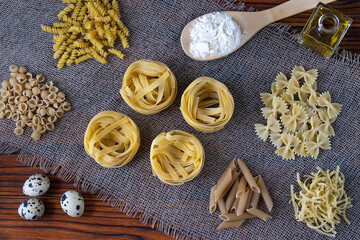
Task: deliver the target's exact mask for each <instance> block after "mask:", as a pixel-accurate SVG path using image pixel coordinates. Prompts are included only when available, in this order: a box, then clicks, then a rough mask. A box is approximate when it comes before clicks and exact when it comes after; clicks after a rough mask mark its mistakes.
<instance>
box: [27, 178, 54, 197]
mask: <svg viewBox="0 0 360 240" xmlns="http://www.w3.org/2000/svg"><path fill="white" fill-rule="evenodd" d="M49 187H50V180H49V178H48V177H47V176H45V175H44V174H40V173H37V174H34V175H32V176H30V177H29V178H28V179H27V180H26V181H25V183H24V186H23V193H24V194H25V195H27V196H30V197H40V196H42V195H44V194H45V193H46V192H47V190H48V189H49Z"/></svg>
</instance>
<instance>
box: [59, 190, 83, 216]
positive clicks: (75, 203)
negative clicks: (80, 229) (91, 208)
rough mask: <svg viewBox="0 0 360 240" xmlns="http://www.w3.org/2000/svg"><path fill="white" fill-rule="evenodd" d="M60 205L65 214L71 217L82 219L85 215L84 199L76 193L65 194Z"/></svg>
mask: <svg viewBox="0 0 360 240" xmlns="http://www.w3.org/2000/svg"><path fill="white" fill-rule="evenodd" d="M60 204H61V208H62V209H63V210H64V212H66V214H67V215H69V216H70V217H80V216H81V215H83V213H84V209H85V204H84V198H83V197H82V195H81V194H80V193H78V192H76V191H67V192H65V193H64V194H63V195H62V196H61V199H60Z"/></svg>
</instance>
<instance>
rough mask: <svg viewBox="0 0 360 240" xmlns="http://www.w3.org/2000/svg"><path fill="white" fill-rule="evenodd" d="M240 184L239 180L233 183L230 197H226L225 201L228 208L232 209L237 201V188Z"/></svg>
mask: <svg viewBox="0 0 360 240" xmlns="http://www.w3.org/2000/svg"><path fill="white" fill-rule="evenodd" d="M238 186H239V180H237V179H236V180H235V183H234V184H233V186H232V187H231V190H230V192H229V195H228V197H227V198H226V201H225V207H226V210H228V211H229V210H230V208H231V206H232V204H233V202H234V201H235V198H236V196H235V195H236V190H237V188H238Z"/></svg>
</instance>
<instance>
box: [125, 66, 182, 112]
mask: <svg viewBox="0 0 360 240" xmlns="http://www.w3.org/2000/svg"><path fill="white" fill-rule="evenodd" d="M176 91H177V86H176V78H175V75H174V74H173V73H172V72H171V70H170V69H169V67H168V66H166V65H165V64H164V63H161V62H156V61H152V60H140V61H136V62H134V63H132V64H131V65H130V66H129V68H128V69H127V70H126V73H125V75H124V78H123V84H122V88H121V90H120V94H121V96H122V97H123V99H124V100H125V102H126V103H127V104H128V105H129V106H130V107H131V108H132V109H134V110H135V111H137V112H139V113H142V114H146V115H149V114H155V113H158V112H160V111H162V110H164V109H165V108H167V107H169V106H170V104H171V103H172V102H173V101H174V100H175V97H176Z"/></svg>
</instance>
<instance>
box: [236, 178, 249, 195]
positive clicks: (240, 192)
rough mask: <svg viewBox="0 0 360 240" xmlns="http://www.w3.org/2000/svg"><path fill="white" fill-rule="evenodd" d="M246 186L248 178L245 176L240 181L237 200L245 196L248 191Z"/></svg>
mask: <svg viewBox="0 0 360 240" xmlns="http://www.w3.org/2000/svg"><path fill="white" fill-rule="evenodd" d="M246 185H247V182H246V178H245V177H244V176H242V177H241V179H240V183H239V186H238V188H237V190H236V198H239V197H241V195H243V193H244V192H245V189H246Z"/></svg>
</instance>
